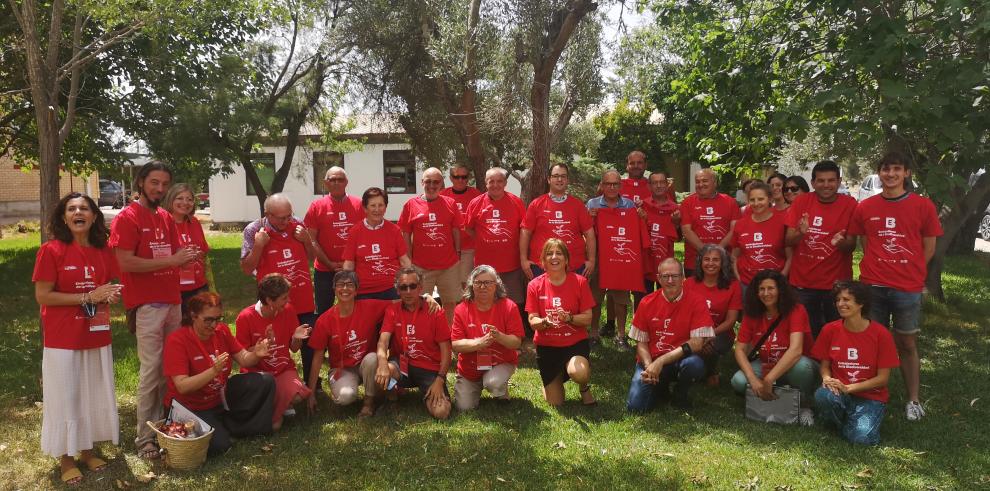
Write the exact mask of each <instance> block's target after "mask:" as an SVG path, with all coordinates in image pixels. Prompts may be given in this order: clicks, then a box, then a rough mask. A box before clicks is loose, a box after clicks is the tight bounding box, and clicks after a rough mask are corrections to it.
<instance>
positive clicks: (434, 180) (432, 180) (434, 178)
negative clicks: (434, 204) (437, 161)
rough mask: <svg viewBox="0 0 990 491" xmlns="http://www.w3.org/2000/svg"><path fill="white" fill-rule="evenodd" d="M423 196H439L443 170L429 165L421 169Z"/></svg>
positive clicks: (430, 197) (429, 198)
mask: <svg viewBox="0 0 990 491" xmlns="http://www.w3.org/2000/svg"><path fill="white" fill-rule="evenodd" d="M422 182H423V196H424V197H426V199H427V200H434V199H436V198H437V196H440V190H441V189H443V172H440V169H437V168H436V167H430V168H429V169H426V170H424V171H423V180H422Z"/></svg>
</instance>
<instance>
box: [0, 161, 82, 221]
mask: <svg viewBox="0 0 990 491" xmlns="http://www.w3.org/2000/svg"><path fill="white" fill-rule="evenodd" d="M40 188H41V173H40V172H39V171H38V170H36V169H35V170H30V171H24V170H22V169H20V168H19V167H17V166H16V165H15V164H14V161H13V160H12V159H10V157H8V156H6V155H4V156H0V218H33V219H37V218H38V216H37V215H38V213H40V210H41V206H40V203H39V199H40V198H39V193H40ZM72 191H77V192H80V193H83V194H89V195H90V196H92V197H93V199H97V198H98V197H99V192H100V186H99V175H98V173H96V172H93V173H92V174H90V175H89V177H88V178H84V177H77V176H70V175H68V174H67V173H66V172H62V177H61V179H60V181H59V195H65V194H67V193H69V192H72Z"/></svg>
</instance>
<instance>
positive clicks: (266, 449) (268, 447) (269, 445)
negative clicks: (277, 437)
mask: <svg viewBox="0 0 990 491" xmlns="http://www.w3.org/2000/svg"><path fill="white" fill-rule="evenodd" d="M273 448H275V444H274V443H266V444H264V445H262V446H261V451H262V452H271V451H272V449H273Z"/></svg>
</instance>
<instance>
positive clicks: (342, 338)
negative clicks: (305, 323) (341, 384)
mask: <svg viewBox="0 0 990 491" xmlns="http://www.w3.org/2000/svg"><path fill="white" fill-rule="evenodd" d="M357 308H358V302H354V310H352V311H351V315H349V316H347V317H341V316H340V308H339V307H338V308H336V309H334V311H333V317H334V318H335V319H337V322H336V323H334V325H335V326H336V327H337V339H338V340H339V341H337V349H338V351H339V352H340V356H338V357H337V368H338V370H339V371H342V370H343V369H344V356H345V351H346V348H347V328H348V327H351V324H353V323H354V316H355V315H357ZM345 318H346V319H347V324H346V325H345V324H344V319H345ZM339 376H340V375H339V374H338V377H339Z"/></svg>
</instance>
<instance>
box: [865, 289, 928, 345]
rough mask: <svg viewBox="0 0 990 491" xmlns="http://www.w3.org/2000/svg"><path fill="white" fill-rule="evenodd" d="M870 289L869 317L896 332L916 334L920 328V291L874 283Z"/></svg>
mask: <svg viewBox="0 0 990 491" xmlns="http://www.w3.org/2000/svg"><path fill="white" fill-rule="evenodd" d="M870 291H871V293H872V300H873V306H872V307H870V319H872V320H875V321H877V322H879V323H881V324H883V325H884V326H885V327H886V328H887V329H890V330H892V331H894V332H896V333H898V334H917V333H918V331H920V330H921V292H904V291H900V290H895V289H893V288H888V287H885V286H876V285H873V286H871V287H870Z"/></svg>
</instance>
